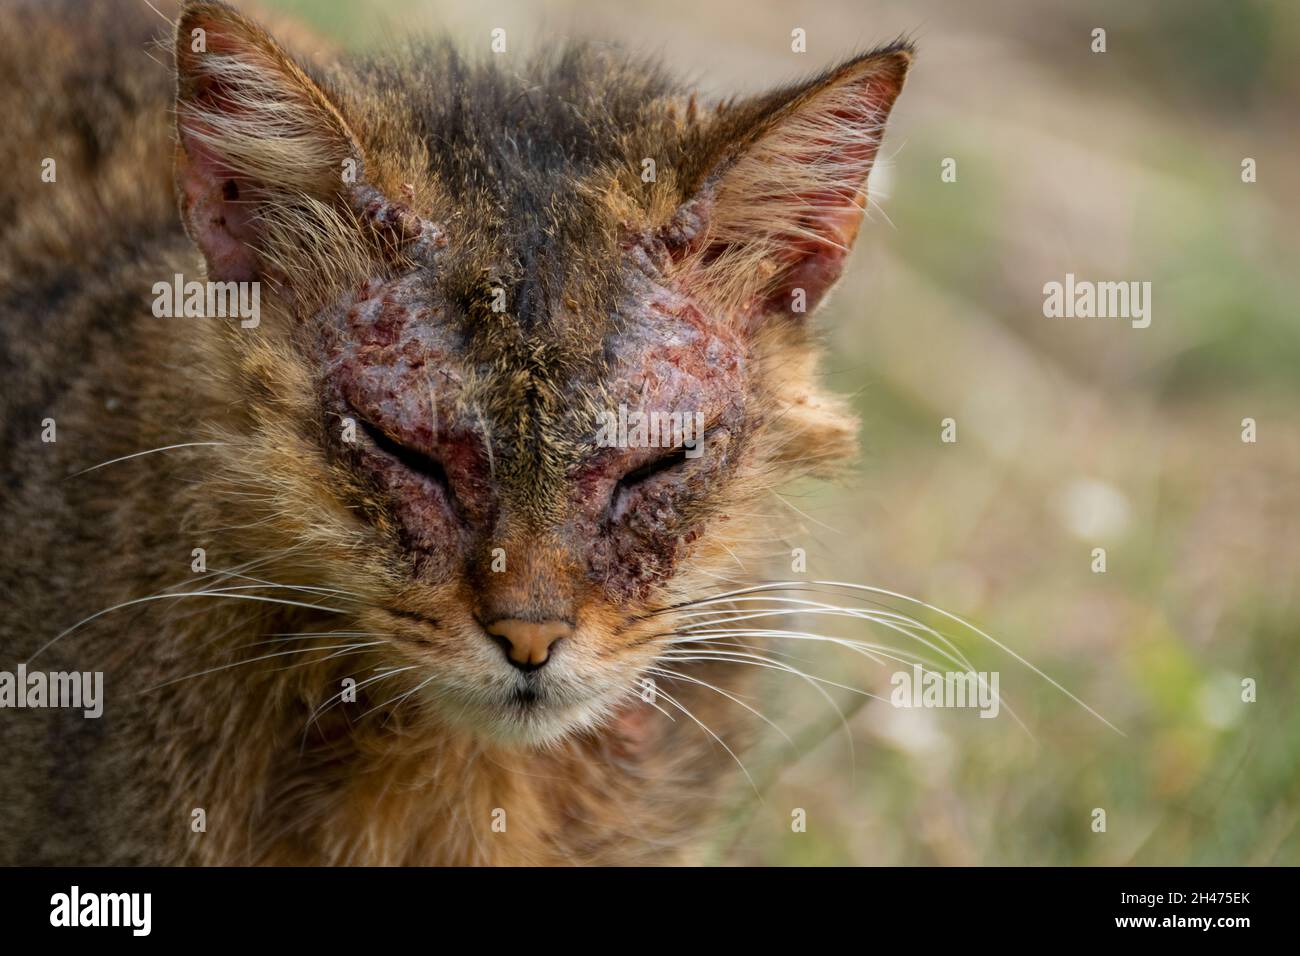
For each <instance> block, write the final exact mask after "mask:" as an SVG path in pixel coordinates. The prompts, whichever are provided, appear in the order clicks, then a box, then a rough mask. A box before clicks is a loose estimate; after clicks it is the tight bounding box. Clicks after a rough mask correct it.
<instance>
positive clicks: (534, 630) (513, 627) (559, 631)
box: [486, 617, 573, 671]
mask: <svg viewBox="0 0 1300 956" xmlns="http://www.w3.org/2000/svg"><path fill="white" fill-rule="evenodd" d="M486 629H487V632H488V634H490V635H491V636H492V639H493V640H494V641H496V642H497V643H498V644H500V645H501V649H502V650H503V651H505V652H506V658H507V659H508V660H509V661H510V663H511V664H514V665H515V667H518V668H519V669H520V670H525V671H531V670H536V669H537V668H539V667H541V666H542V665H543V664H545V663H546V662H547V661H548V660H549V659H550V654H551V647H552V646H553V645H554V644H555V642H556V641H558V640H560V638H563V637H568V636H569V635H570V634H572V633H573V626H572V625H570V624H569V623H568V622H566V621H524V620H521V619H519V618H513V617H507V618H502V619H501V620H499V621H493V622H492V623H491V624H488V625H487V628H486Z"/></svg>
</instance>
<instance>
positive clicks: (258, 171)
mask: <svg viewBox="0 0 1300 956" xmlns="http://www.w3.org/2000/svg"><path fill="white" fill-rule="evenodd" d="M176 73H177V99H176V115H177V133H178V139H179V149H178V151H177V171H176V179H177V190H178V193H179V199H180V205H181V210H182V215H183V218H184V220H185V224H186V228H187V230H188V231H189V233H190V235H191V237H192V238H193V239H194V240H195V242H196V243H197V244H198V246H199V248H200V249H201V250H202V252H203V254H204V256H205V258H206V259H207V261H208V269H209V274H210V275H211V276H212V277H213V278H215V279H219V280H231V279H235V280H249V279H253V278H256V277H258V276H260V275H263V274H264V273H265V272H267V271H268V268H267V267H268V264H269V262H268V257H269V258H270V259H275V258H276V256H277V255H280V256H282V255H283V253H284V252H285V251H286V246H287V245H292V244H293V241H292V238H291V237H292V233H293V232H294V231H295V229H296V231H297V232H298V234H299V235H300V236H302V237H304V238H305V239H306V240H307V241H308V242H310V241H311V240H312V238H313V237H315V236H320V237H322V238H325V239H330V238H337V237H338V236H339V235H340V234H342V233H345V232H346V221H345V220H344V219H341V218H337V217H338V214H337V213H335V212H333V211H332V207H331V205H330V204H331V202H332V200H333V199H335V198H337V197H338V196H339V194H340V193H341V192H342V190H343V188H344V186H345V184H346V182H348V181H349V180H348V179H346V178H345V173H349V172H350V173H352V174H354V175H353V176H352V177H351V180H350V181H356V180H357V179H359V178H360V176H361V174H362V171H363V166H364V163H363V158H362V155H361V150H360V148H359V146H358V145H357V141H356V138H355V137H354V136H353V134H352V132H351V131H350V129H349V128H348V125H347V123H346V122H345V120H344V119H343V117H342V115H341V114H340V113H339V111H338V110H337V108H335V106H334V105H333V104H332V103H331V102H330V100H329V99H328V97H327V96H326V95H325V93H324V92H323V91H322V90H321V89H320V87H319V86H317V84H316V83H314V82H313V81H312V80H311V78H310V77H308V76H307V74H306V73H305V72H304V71H303V70H302V69H301V68H300V67H298V66H297V65H296V64H295V63H294V62H293V61H292V60H291V59H290V58H289V57H288V56H287V55H286V54H285V53H284V52H283V51H282V50H281V49H280V47H279V46H278V45H277V44H276V43H275V41H274V40H273V39H272V38H271V37H270V36H269V35H268V34H267V33H266V32H265V31H264V30H262V29H261V28H260V27H258V26H257V25H256V24H254V23H252V22H251V21H249V20H247V19H246V18H244V17H243V16H241V15H240V14H239V13H237V12H236V11H234V10H233V9H231V8H230V7H228V6H226V5H225V4H224V3H218V2H215V0H204V2H200V3H192V4H189V5H187V6H186V7H185V9H184V11H183V12H182V14H181V17H180V20H179V21H178V24H177V33H176ZM348 160H351V162H352V168H351V169H349V167H348V166H347V161H348ZM321 216H324V217H325V218H324V220H322V221H317V220H318V219H319V218H320V217H321ZM331 217H334V218H331ZM277 227H279V229H278V232H277ZM317 258H319V257H317ZM271 271H275V270H271Z"/></svg>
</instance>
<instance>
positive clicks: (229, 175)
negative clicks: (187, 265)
mask: <svg viewBox="0 0 1300 956" xmlns="http://www.w3.org/2000/svg"><path fill="white" fill-rule="evenodd" d="M189 132H190V131H188V130H187V129H186V127H185V121H184V120H182V123H181V137H182V139H184V141H185V152H186V156H185V157H183V158H182V160H181V161H182V163H183V164H184V165H183V169H182V170H181V171H180V184H181V190H182V193H183V194H184V195H183V200H184V206H185V216H186V220H187V222H188V224H189V228H190V234H191V236H192V237H193V239H194V241H195V242H196V243H197V244H198V246H199V249H200V250H201V251H202V252H203V256H204V258H205V259H206V260H207V262H208V276H209V277H210V278H212V279H214V280H217V281H221V282H228V281H234V282H249V281H252V280H254V279H256V278H257V277H258V267H257V255H256V251H255V249H254V247H253V241H254V239H255V237H256V232H255V229H254V226H253V216H254V208H255V207H254V205H253V203H252V202H251V199H250V197H249V196H248V192H249V186H248V184H247V183H241V182H240V180H239V179H238V178H236V176H235V175H234V172H233V170H231V169H230V168H229V167H227V166H225V165H224V164H222V163H221V162H220V160H218V159H217V158H216V156H215V155H213V153H212V152H211V151H210V150H209V149H207V147H205V146H204V145H202V143H201V142H200V141H199V140H198V139H197V138H196V137H194V136H192V135H189Z"/></svg>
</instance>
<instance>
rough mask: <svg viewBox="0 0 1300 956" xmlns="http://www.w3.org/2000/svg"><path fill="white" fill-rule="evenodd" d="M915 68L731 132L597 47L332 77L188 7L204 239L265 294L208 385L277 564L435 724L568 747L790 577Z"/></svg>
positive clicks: (236, 486) (833, 80) (802, 87)
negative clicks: (871, 187) (837, 324)
mask: <svg viewBox="0 0 1300 956" xmlns="http://www.w3.org/2000/svg"><path fill="white" fill-rule="evenodd" d="M909 58H910V52H909V49H908V48H907V47H906V46H905V45H895V46H892V47H889V48H887V49H884V50H881V51H877V52H874V53H871V54H867V55H864V56H859V57H856V58H854V59H852V60H849V61H848V62H846V63H844V64H842V65H840V66H838V67H836V68H834V69H832V70H829V71H827V72H825V73H823V74H822V75H820V76H818V77H817V78H815V79H813V80H811V81H808V82H806V83H802V84H799V85H796V86H791V87H786V88H783V89H780V90H778V91H775V92H773V93H770V94H767V95H764V96H759V97H754V98H750V99H743V100H739V101H734V102H730V103H727V104H723V105H719V106H713V107H705V106H704V105H702V104H700V103H697V102H696V99H695V97H694V96H693V95H690V94H686V93H683V92H681V91H680V90H679V89H678V88H676V86H675V85H674V84H672V83H670V82H668V81H666V80H665V79H664V78H663V77H662V75H661V74H660V73H659V72H658V71H657V70H655V69H653V68H652V67H650V66H647V65H646V64H642V63H632V64H628V63H626V62H623V61H619V60H617V59H614V58H611V57H609V56H608V55H603V54H597V53H594V52H592V51H590V50H587V49H582V48H578V49H574V50H571V51H569V52H567V53H564V54H561V55H559V56H555V57H551V58H550V59H548V60H545V61H541V62H537V63H535V64H534V65H532V66H528V67H524V66H520V64H519V62H518V60H517V59H515V58H514V57H513V55H511V58H510V59H509V60H508V61H505V56H504V55H503V56H502V57H501V59H502V60H503V61H505V62H504V63H503V64H502V65H501V66H499V67H498V66H497V65H495V64H493V63H492V62H487V63H485V64H483V65H481V66H475V65H469V64H467V63H466V62H464V61H462V60H460V59H459V58H457V57H456V56H455V54H453V53H452V52H450V51H449V50H448V49H447V48H445V47H432V48H419V47H417V48H413V49H412V50H410V51H407V52H405V53H403V54H401V55H399V56H396V57H394V58H393V59H390V60H386V61H377V62H375V63H372V64H369V65H366V66H361V67H357V68H355V69H353V70H351V71H345V70H340V71H338V72H336V73H332V74H330V75H329V76H328V78H323V77H315V76H312V75H309V73H308V72H307V71H305V70H304V68H302V67H300V66H299V65H297V64H296V63H295V62H294V61H293V60H291V59H290V58H289V57H288V56H286V55H285V54H284V53H283V52H282V51H281V49H280V47H279V46H277V45H276V43H275V42H274V41H273V40H272V39H271V38H270V37H269V36H268V35H267V34H266V33H265V32H263V31H262V30H261V29H260V28H259V27H257V26H256V25H254V24H252V23H250V22H249V21H247V20H245V19H244V18H243V17H241V16H239V15H238V14H236V13H234V12H233V11H231V10H230V9H229V8H227V7H226V6H224V5H222V4H218V3H211V2H202V3H194V4H190V5H188V6H187V7H186V8H185V11H184V13H183V15H182V17H181V19H180V21H179V30H178V37H177V72H178V78H179V83H178V102H177V117H178V120H177V122H178V133H179V137H178V138H179V148H178V151H177V187H178V196H179V198H180V203H181V207H182V214H183V217H184V220H185V224H186V227H187V230H188V231H189V233H190V235H191V237H192V238H193V239H194V241H195V243H196V244H197V246H198V248H199V249H200V250H201V252H202V253H203V256H204V258H205V260H206V262H207V268H208V278H209V279H212V280H222V281H237V282H258V283H260V289H261V293H260V303H261V311H262V314H261V316H260V317H259V319H260V321H259V322H258V324H257V326H256V327H255V328H241V327H239V326H238V325H235V324H232V323H226V324H222V325H220V326H219V329H218V330H217V331H214V332H213V333H212V334H211V337H210V338H211V341H210V342H209V348H210V350H211V351H210V352H209V353H208V355H207V357H206V359H205V360H206V361H208V362H210V364H211V376H212V378H213V379H214V380H216V381H218V382H219V383H220V387H221V389H222V390H224V391H220V392H219V393H220V394H224V395H226V396H228V401H227V403H226V404H225V405H224V406H223V407H220V408H213V409H212V416H211V418H212V425H211V427H212V428H213V429H214V430H215V432H216V434H218V435H219V436H220V437H221V438H223V439H224V440H226V441H228V443H229V444H228V445H227V446H226V448H225V449H224V450H223V452H222V454H223V455H224V456H225V457H224V467H223V469H222V470H221V472H220V473H219V474H218V475H217V476H216V477H215V478H214V479H213V481H212V486H211V488H212V494H214V495H217V496H221V495H223V494H227V492H228V494H229V497H228V499H226V500H225V502H224V503H225V504H227V505H228V507H229V509H230V510H231V511H237V512H239V513H246V514H249V517H250V520H249V521H248V522H241V523H240V526H241V527H244V528H246V529H247V530H246V531H245V532H243V533H242V536H241V543H242V545H243V546H245V547H246V548H247V550H249V551H251V554H249V555H248V558H249V560H257V559H259V558H264V559H265V560H267V561H268V562H272V561H273V560H274V563H272V564H270V566H271V567H279V568H280V569H281V573H284V574H288V573H289V572H288V571H285V570H284V569H286V568H293V569H296V571H295V572H294V573H296V574H298V575H299V576H300V577H301V578H302V580H301V581H298V582H296V583H309V584H312V585H318V586H321V587H325V588H331V589H335V593H334V597H335V598H336V599H337V600H336V601H335V603H336V605H337V607H338V608H340V609H343V610H345V612H346V614H347V616H348V617H349V619H350V620H351V621H354V622H355V630H356V631H357V632H359V633H364V634H374V635H378V637H379V639H380V640H382V641H383V642H384V643H383V644H382V646H381V647H380V652H381V655H382V660H383V662H384V663H385V664H386V665H387V666H388V667H389V668H390V669H391V668H403V667H404V668H408V670H407V671H402V672H400V673H402V674H403V675H404V676H403V677H401V678H400V679H399V680H398V682H397V683H396V684H393V683H390V684H387V685H385V693H384V694H383V695H382V696H384V697H387V696H388V695H389V694H391V695H392V696H397V691H394V690H392V688H394V687H398V688H401V689H402V690H403V692H404V691H405V690H410V691H411V692H412V694H411V699H410V700H409V702H408V703H406V704H405V706H406V707H408V708H412V707H413V708H417V709H419V708H424V709H427V711H428V713H430V714H431V715H437V716H439V717H441V718H446V719H454V720H458V721H461V722H464V723H468V724H470V725H472V726H474V727H476V728H479V729H480V730H482V731H483V732H485V733H488V734H491V735H494V736H497V737H513V738H517V739H524V740H529V741H533V742H543V741H546V740H551V739H555V738H556V737H558V736H561V735H563V734H565V733H567V732H570V731H573V730H575V729H578V728H583V727H589V726H592V725H595V724H597V723H599V722H600V721H601V720H602V719H603V718H605V717H607V716H608V715H610V714H611V713H613V712H614V711H615V710H616V709H617V708H618V707H619V706H621V705H622V704H623V703H624V702H626V700H627V699H628V695H629V694H631V693H633V692H636V691H638V690H640V686H639V685H638V678H639V677H641V676H642V675H644V674H645V673H646V668H647V667H650V666H651V665H653V663H654V662H655V659H656V657H657V655H658V654H659V653H660V652H661V650H662V648H663V647H664V642H665V641H666V640H668V638H669V633H670V632H671V630H672V627H673V615H672V614H671V613H665V609H667V608H670V607H672V606H675V605H678V604H680V603H682V602H685V601H689V600H693V599H698V598H701V597H704V596H707V595H709V594H712V593H716V592H718V591H720V590H725V589H726V587H727V586H728V584H727V582H731V581H735V580H736V579H737V575H742V576H743V575H744V574H745V573H746V570H745V569H749V568H751V567H752V565H751V563H750V561H749V560H747V556H749V557H750V558H752V557H753V556H754V555H761V554H763V553H764V552H766V553H772V552H773V551H774V550H775V549H776V548H777V547H779V546H778V545H776V544H775V543H774V542H775V541H776V539H774V538H773V537H772V533H773V528H772V525H771V522H768V521H765V520H764V516H765V515H766V516H769V517H770V516H776V517H777V518H778V519H779V520H788V516H789V515H790V512H789V511H786V510H785V508H786V506H785V505H784V504H782V503H781V502H779V501H778V500H777V499H776V497H775V496H774V494H773V490H774V488H775V487H776V486H777V485H778V484H779V483H782V482H785V481H788V480H789V479H790V478H792V477H794V476H796V475H801V474H807V473H817V472H823V471H825V470H826V469H827V468H828V467H830V466H831V465H833V464H834V463H835V462H836V461H837V460H840V459H843V458H844V457H845V456H846V455H848V454H849V453H850V452H851V451H852V448H853V433H854V423H853V421H852V419H851V417H850V416H849V415H847V414H846V412H845V410H844V408H843V407H842V405H841V403H840V402H839V401H838V400H836V399H834V398H831V397H827V396H825V395H823V394H821V392H820V391H819V390H818V387H817V384H816V382H815V378H814V372H815V369H814V365H815V358H816V356H815V348H814V340H813V336H812V334H811V333H810V329H809V321H810V315H811V313H812V311H813V310H814V308H815V307H816V306H817V304H818V303H819V301H820V300H821V299H822V298H823V296H824V295H825V293H826V292H827V291H828V289H829V288H830V286H831V285H832V284H833V283H834V282H835V280H836V279H837V278H838V276H839V273H840V270H841V267H842V265H843V263H844V259H845V256H846V254H847V252H848V250H849V248H850V246H851V244H852V242H853V239H854V237H855V234H856V232H857V230H858V226H859V223H860V221H861V219H862V215H863V211H864V209H865V206H866V201H867V200H866V182H867V177H868V173H869V172H870V170H871V167H872V163H873V162H874V160H875V157H876V153H877V149H878V146H879V142H880V137H881V133H882V129H883V125H884V122H885V119H886V117H887V115H888V113H889V110H890V108H891V106H892V104H893V102H894V99H895V97H896V96H897V95H898V92H899V90H900V88H901V85H902V83H903V78H904V75H905V73H906V70H907V65H908V61H909ZM486 59H488V60H490V59H491V54H488V55H487V57H486ZM245 324H248V323H245ZM777 530H779V529H777Z"/></svg>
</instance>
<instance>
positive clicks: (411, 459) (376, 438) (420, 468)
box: [359, 418, 451, 498]
mask: <svg viewBox="0 0 1300 956" xmlns="http://www.w3.org/2000/svg"><path fill="white" fill-rule="evenodd" d="M359 421H360V422H361V428H362V429H363V430H364V431H365V433H366V436H367V437H368V438H369V439H370V441H371V442H372V443H373V444H374V445H375V447H376V448H378V449H379V450H380V451H382V452H384V453H385V454H387V455H390V456H391V457H393V458H395V459H397V460H398V461H399V462H401V464H402V465H403V466H405V468H406V469H407V470H408V471H412V472H414V473H415V474H417V475H423V476H424V477H425V478H428V479H429V480H430V481H432V482H433V483H434V484H436V485H438V486H439V487H440V488H442V489H443V490H444V491H445V492H446V493H447V496H448V498H451V483H450V482H449V481H448V480H447V472H446V470H445V469H444V468H443V467H442V462H440V461H438V459H436V458H432V457H430V456H429V455H426V454H424V452H420V451H416V450H415V449H413V448H408V447H406V446H405V445H403V444H401V443H400V442H396V441H393V439H391V438H389V437H388V435H386V434H385V433H384V432H383V431H382V430H381V429H379V428H378V427H376V426H374V425H372V424H370V422H368V421H366V420H365V419H364V418H362V419H359Z"/></svg>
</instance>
